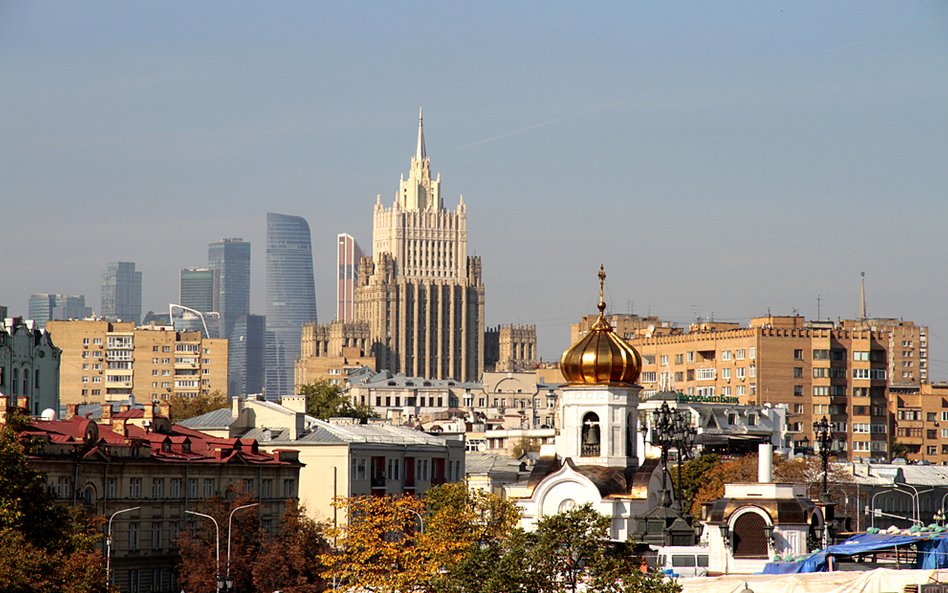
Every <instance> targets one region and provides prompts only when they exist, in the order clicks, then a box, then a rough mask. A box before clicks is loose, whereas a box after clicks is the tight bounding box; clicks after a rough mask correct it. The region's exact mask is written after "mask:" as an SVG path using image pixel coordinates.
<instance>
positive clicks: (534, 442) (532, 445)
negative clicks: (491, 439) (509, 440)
mask: <svg viewBox="0 0 948 593" xmlns="http://www.w3.org/2000/svg"><path fill="white" fill-rule="evenodd" d="M539 450H540V439H531V438H528V437H520V440H519V441H517V442H516V443H515V444H514V446H513V451H511V453H512V454H513V456H514V458H515V459H519V458H520V457H523V456H524V455H526V454H527V453H531V452H535V451H539Z"/></svg>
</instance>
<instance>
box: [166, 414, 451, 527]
mask: <svg viewBox="0 0 948 593" xmlns="http://www.w3.org/2000/svg"><path fill="white" fill-rule="evenodd" d="M305 409H306V401H305V398H304V397H302V396H296V397H287V398H283V400H282V402H281V403H279V404H278V403H275V402H271V401H264V400H259V399H249V398H248V399H242V398H237V399H234V400H233V406H232V408H223V409H220V410H216V411H214V412H209V413H207V414H204V415H202V416H197V417H195V418H190V419H188V420H184V421H182V422H181V423H180V424H181V425H183V426H187V427H189V428H193V429H195V430H200V431H202V432H206V433H209V434H213V435H215V436H221V437H228V438H234V437H239V438H253V439H256V440H257V442H258V443H259V446H260V448H261V449H264V450H268V451H275V450H279V449H295V450H297V451H299V459H300V461H301V462H303V464H304V467H303V469H302V470H300V491H299V496H300V501H301V502H302V503H303V504H304V505H305V506H306V509H307V512H308V513H309V514H310V515H311V516H312V517H314V518H316V519H318V520H328V521H332V522H334V523H338V522H339V521H342V520H343V518H342V517H340V516H339V515H338V514H337V513H336V512H335V510H334V509H333V507H332V500H333V498H335V497H336V496H358V495H369V494H372V495H386V494H421V493H423V492H424V491H425V490H427V489H428V488H430V487H432V486H437V485H439V484H443V483H445V482H458V481H461V480H463V479H464V438H463V436H458V437H447V438H442V437H436V436H432V435H430V434H427V433H425V432H421V431H418V430H412V429H410V428H405V427H403V426H393V425H390V424H358V421H356V420H353V419H351V418H338V419H333V420H332V421H330V422H326V421H323V420H317V419H316V418H313V417H312V416H308V415H306V413H305Z"/></svg>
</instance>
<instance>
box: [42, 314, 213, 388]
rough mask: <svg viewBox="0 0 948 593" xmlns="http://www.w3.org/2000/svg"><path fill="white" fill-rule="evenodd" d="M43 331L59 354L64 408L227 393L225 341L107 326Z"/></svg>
mask: <svg viewBox="0 0 948 593" xmlns="http://www.w3.org/2000/svg"><path fill="white" fill-rule="evenodd" d="M46 331H47V332H48V333H49V334H50V336H51V337H52V339H53V340H55V342H56V344H57V346H59V347H60V348H61V349H62V364H61V368H60V373H59V391H60V401H61V403H62V405H66V404H83V403H103V402H111V401H124V400H127V399H128V398H129V397H130V396H134V397H135V398H137V399H138V400H139V401H157V400H166V399H168V398H169V397H170V396H171V395H172V394H180V395H186V396H196V395H199V394H209V393H212V392H214V391H217V390H220V391H222V392H225V393H226V391H227V340H225V339H208V338H204V337H203V336H202V335H201V332H199V331H195V332H179V331H175V330H174V329H173V328H171V327H167V326H155V325H149V326H141V327H135V325H134V324H133V323H131V322H110V321H105V320H73V321H50V322H49V323H48V324H47V326H46ZM60 344H62V345H61V346H60Z"/></svg>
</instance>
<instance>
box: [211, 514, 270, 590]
mask: <svg viewBox="0 0 948 593" xmlns="http://www.w3.org/2000/svg"><path fill="white" fill-rule="evenodd" d="M259 504H260V503H257V502H253V503H250V504H244V505H240V506H239V507H236V508H234V509H233V510H231V512H230V516H228V517H227V576H226V577H224V582H225V583H226V585H227V590H228V591H230V589H231V587H233V586H234V581H232V580H231V579H230V528H231V525H232V524H233V521H234V513H236V512H237V511H239V510H241V509H249V508H250V507H255V506H258V505H259ZM218 566H220V561H219V560H218ZM219 571H220V569H218V572H219Z"/></svg>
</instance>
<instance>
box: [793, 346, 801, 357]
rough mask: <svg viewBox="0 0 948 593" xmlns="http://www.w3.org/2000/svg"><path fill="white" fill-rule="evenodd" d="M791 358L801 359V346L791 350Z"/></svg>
mask: <svg viewBox="0 0 948 593" xmlns="http://www.w3.org/2000/svg"><path fill="white" fill-rule="evenodd" d="M793 360H803V350H802V349H801V348H797V349H796V350H794V351H793Z"/></svg>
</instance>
